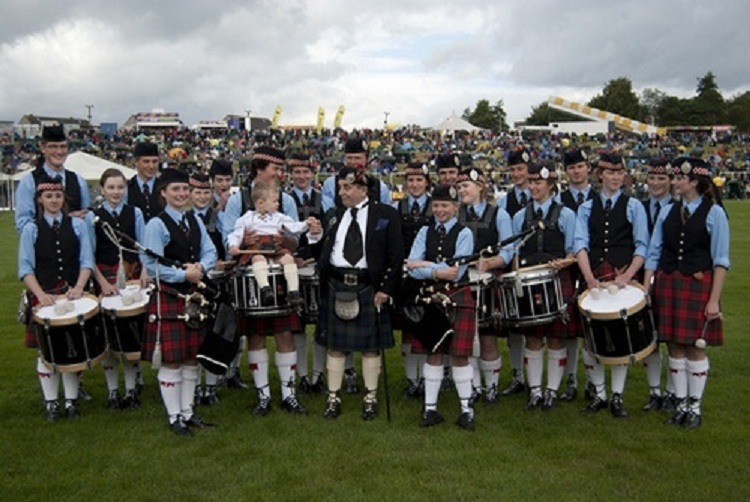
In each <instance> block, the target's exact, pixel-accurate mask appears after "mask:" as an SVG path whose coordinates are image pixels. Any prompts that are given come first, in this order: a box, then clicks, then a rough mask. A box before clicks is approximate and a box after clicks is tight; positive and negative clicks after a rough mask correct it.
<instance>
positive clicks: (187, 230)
mask: <svg viewBox="0 0 750 502" xmlns="http://www.w3.org/2000/svg"><path fill="white" fill-rule="evenodd" d="M180 230H182V232H183V233H184V234H185V235H190V227H188V223H187V216H186V215H184V214H183V215H182V219H181V220H180Z"/></svg>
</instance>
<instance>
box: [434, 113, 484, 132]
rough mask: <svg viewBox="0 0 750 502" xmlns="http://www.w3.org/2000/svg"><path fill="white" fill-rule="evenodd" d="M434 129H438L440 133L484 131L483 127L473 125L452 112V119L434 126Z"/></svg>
mask: <svg viewBox="0 0 750 502" xmlns="http://www.w3.org/2000/svg"><path fill="white" fill-rule="evenodd" d="M433 129H437V130H438V131H468V132H474V131H481V130H482V128H481V127H477V126H475V125H472V124H470V123H469V122H467V121H466V120H464V119H462V118H461V117H459V116H458V115H456V112H452V113H451V114H450V117H448V118H446V119H445V120H443V121H442V122H440V123H439V124H438V125H436V126H434V127H433Z"/></svg>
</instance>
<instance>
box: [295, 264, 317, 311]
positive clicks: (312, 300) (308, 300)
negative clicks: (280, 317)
mask: <svg viewBox="0 0 750 502" xmlns="http://www.w3.org/2000/svg"><path fill="white" fill-rule="evenodd" d="M299 289H300V293H302V298H303V299H304V300H305V309H304V311H303V312H302V321H303V322H304V323H305V324H315V323H316V322H317V321H318V310H320V279H319V278H318V271H317V270H315V265H306V266H304V267H301V268H300V269H299Z"/></svg>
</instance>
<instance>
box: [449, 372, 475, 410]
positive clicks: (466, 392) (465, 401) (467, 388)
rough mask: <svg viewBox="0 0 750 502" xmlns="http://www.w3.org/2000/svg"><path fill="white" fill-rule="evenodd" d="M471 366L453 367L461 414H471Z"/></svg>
mask: <svg viewBox="0 0 750 502" xmlns="http://www.w3.org/2000/svg"><path fill="white" fill-rule="evenodd" d="M473 371H474V370H472V369H471V366H469V365H466V366H453V381H454V382H455V383H456V393H458V399H459V400H460V401H461V413H467V412H468V413H471V407H470V406H469V399H471V377H472V375H473Z"/></svg>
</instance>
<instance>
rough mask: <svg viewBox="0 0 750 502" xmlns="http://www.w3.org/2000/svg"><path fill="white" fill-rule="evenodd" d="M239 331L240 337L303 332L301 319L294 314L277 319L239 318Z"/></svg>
mask: <svg viewBox="0 0 750 502" xmlns="http://www.w3.org/2000/svg"><path fill="white" fill-rule="evenodd" d="M238 327H239V330H240V334H241V335H247V336H252V335H264V336H273V335H276V334H278V333H284V332H287V331H291V332H304V325H303V324H302V319H300V316H299V315H297V314H296V313H294V312H292V313H291V314H288V315H284V316H278V317H246V316H239V326H238Z"/></svg>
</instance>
